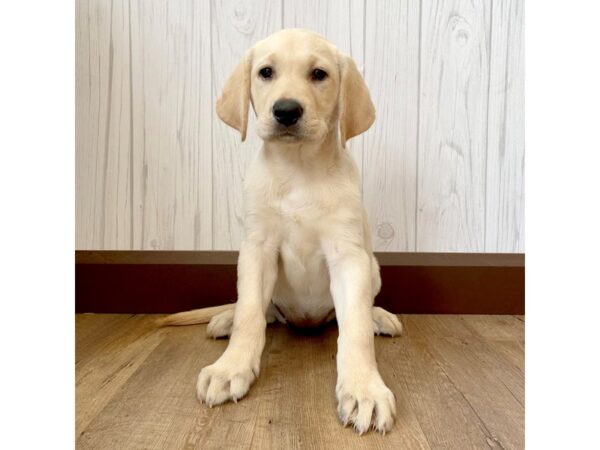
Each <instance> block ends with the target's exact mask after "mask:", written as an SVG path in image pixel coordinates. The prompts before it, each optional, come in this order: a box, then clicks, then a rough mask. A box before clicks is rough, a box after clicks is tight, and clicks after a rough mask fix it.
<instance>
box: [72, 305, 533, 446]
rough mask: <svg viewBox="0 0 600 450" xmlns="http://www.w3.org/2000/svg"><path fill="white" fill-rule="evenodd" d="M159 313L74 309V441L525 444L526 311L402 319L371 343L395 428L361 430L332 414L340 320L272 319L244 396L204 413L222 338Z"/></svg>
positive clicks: (137, 443)
mask: <svg viewBox="0 0 600 450" xmlns="http://www.w3.org/2000/svg"><path fill="white" fill-rule="evenodd" d="M157 317H159V316H156V315H109V314H102V315H100V314H97V315H94V314H82V315H77V317H76V384H77V391H76V401H77V405H76V406H77V408H76V433H77V436H76V438H77V448H81V449H87V448H89V449H141V448H155V449H179V448H186V449H192V448H201V449H212V448H214V449H223V448H236V449H237V448H240V449H242V448H243V449H246V448H256V449H270V448H281V449H294V448H311V449H316V448H378V449H387V448H389V449H419V448H425V449H461V450H462V449H485V448H499V449H502V448H503V449H522V448H524V318H523V317H522V316H454V315H443V316H442V315H404V316H402V320H403V323H404V326H405V330H406V333H405V335H404V336H403V337H401V338H394V339H391V338H385V337H377V338H376V340H375V345H376V352H377V360H378V363H379V368H380V371H381V374H382V376H383V378H384V380H385V381H386V382H387V384H388V386H389V387H390V388H391V389H392V391H394V393H395V394H396V397H397V400H398V417H397V420H396V425H395V427H394V429H393V430H392V432H390V433H388V434H386V435H385V436H381V435H379V434H377V433H374V432H369V433H368V434H366V435H363V436H362V437H359V436H358V435H356V434H355V433H354V431H352V430H351V429H350V428H342V426H341V425H340V424H339V422H338V420H337V417H336V415H335V397H334V387H335V377H336V375H335V351H336V337H337V329H336V327H335V326H331V327H329V328H327V329H325V330H324V331H323V333H321V334H318V335H314V336H305V335H299V334H296V333H294V332H293V331H291V330H289V329H288V328H287V327H285V326H281V325H274V326H269V329H268V335H267V344H266V346H265V351H264V354H263V360H262V371H261V376H260V378H259V379H258V380H257V381H256V382H255V384H254V385H253V387H252V388H251V390H250V393H249V394H248V396H247V397H246V398H244V399H243V400H242V401H240V402H239V403H238V404H227V405H224V406H220V407H214V408H212V409H209V408H208V407H206V406H204V405H200V404H199V403H198V402H197V401H196V396H195V381H196V377H197V375H198V372H199V371H200V369H201V368H202V367H204V366H205V365H207V364H210V363H212V362H213V361H215V360H216V359H217V358H218V356H219V355H220V354H221V353H222V352H223V350H224V349H225V347H226V345H227V341H226V340H218V341H214V340H211V339H207V338H206V337H205V328H206V326H205V325H196V326H188V327H177V328H163V329H158V328H156V327H155V326H154V320H155V319H156V318H157Z"/></svg>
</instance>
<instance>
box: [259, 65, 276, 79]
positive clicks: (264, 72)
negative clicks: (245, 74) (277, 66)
mask: <svg viewBox="0 0 600 450" xmlns="http://www.w3.org/2000/svg"><path fill="white" fill-rule="evenodd" d="M258 74H259V75H260V76H261V77H262V78H264V79H265V80H268V79H269V78H271V77H273V69H271V68H270V67H263V68H262V69H260V70H259V71H258Z"/></svg>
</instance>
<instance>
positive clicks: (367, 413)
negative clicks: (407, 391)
mask: <svg viewBox="0 0 600 450" xmlns="http://www.w3.org/2000/svg"><path fill="white" fill-rule="evenodd" d="M336 396H337V401H338V416H339V418H340V420H341V421H342V423H343V424H344V426H346V425H348V424H349V423H350V424H352V426H353V427H354V429H355V430H356V431H357V432H358V434H363V433H364V432H366V431H368V430H369V428H370V427H371V426H372V427H373V428H375V429H376V430H377V431H379V432H380V433H383V434H385V433H386V431H390V430H391V428H392V426H393V425H394V417H395V416H396V398H395V397H394V394H393V393H392V391H390V390H389V389H388V387H387V386H386V385H385V383H384V382H383V380H382V379H381V376H380V375H379V373H377V372H375V373H370V374H367V375H365V374H360V375H359V374H352V375H350V376H345V377H343V378H342V377H340V378H339V379H338V383H337V386H336Z"/></svg>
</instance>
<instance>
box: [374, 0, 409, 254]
mask: <svg viewBox="0 0 600 450" xmlns="http://www.w3.org/2000/svg"><path fill="white" fill-rule="evenodd" d="M419 8H420V5H419V3H418V2H414V1H408V0H403V1H391V0H390V1H370V0H369V1H367V2H366V11H365V14H366V18H365V19H366V29H365V41H366V42H365V78H366V82H367V85H368V86H369V87H370V89H371V95H372V97H373V101H374V103H375V107H376V109H377V120H376V122H375V125H374V126H373V128H372V129H371V130H370V131H368V132H367V133H366V134H365V143H364V153H363V165H364V168H365V169H364V170H363V172H364V173H363V177H364V179H363V186H364V195H363V197H364V202H365V208H366V210H367V214H368V216H369V222H370V226H371V234H372V239H373V248H374V249H375V250H379V251H414V250H415V201H416V182H417V180H416V167H417V166H416V162H417V128H418V122H417V120H418V117H419V116H418V87H419V64H418V62H419ZM383 49H385V51H382V50H383Z"/></svg>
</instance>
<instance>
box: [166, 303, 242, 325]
mask: <svg viewBox="0 0 600 450" xmlns="http://www.w3.org/2000/svg"><path fill="white" fill-rule="evenodd" d="M233 308H235V303H229V304H227V305H220V306H211V307H209V308H200V309H193V310H191V311H184V312H180V313H176V314H171V315H169V316H166V317H162V318H160V319H158V320H157V321H156V325H157V326H159V327H165V326H171V325H195V324H198V323H208V322H210V319H212V317H213V316H216V315H217V314H220V313H222V312H225V311H228V310H230V309H233Z"/></svg>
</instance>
